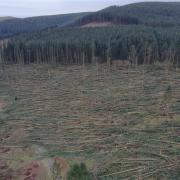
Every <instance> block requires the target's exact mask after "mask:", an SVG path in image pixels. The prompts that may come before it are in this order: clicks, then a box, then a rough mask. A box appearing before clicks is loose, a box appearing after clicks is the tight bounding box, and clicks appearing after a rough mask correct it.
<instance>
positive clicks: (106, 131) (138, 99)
mask: <svg viewBox="0 0 180 180" xmlns="http://www.w3.org/2000/svg"><path fill="white" fill-rule="evenodd" d="M0 139H1V143H0V179H2V180H6V179H8V178H9V179H13V180H14V179H15V180H16V179H17V180H21V179H24V180H28V178H29V180H33V179H34V180H36V179H39V180H46V179H47V180H49V179H53V176H54V175H53V171H52V167H53V163H54V159H55V158H57V157H59V158H60V160H59V161H60V163H61V164H62V167H61V168H60V170H59V172H58V173H59V174H60V175H61V176H62V177H63V178H64V179H66V174H67V172H68V169H69V166H71V165H73V164H74V163H80V162H84V163H85V164H86V166H87V168H88V170H89V172H91V173H92V174H93V177H94V178H93V179H100V180H101V179H103V180H104V179H105V180H111V179H113V180H119V179H129V180H133V179H149V180H151V179H152V180H153V179H155V180H156V179H162V180H166V179H170V180H171V179H172V180H178V179H180V168H179V167H180V69H175V68H172V67H170V66H167V65H144V66H138V67H136V68H135V67H134V68H133V67H128V66H126V65H116V66H115V65H112V67H111V68H110V69H108V68H107V67H106V65H104V64H101V65H96V66H95V65H89V66H86V67H84V68H83V67H81V66H59V67H53V66H50V65H26V66H20V65H11V66H7V67H5V69H4V70H1V71H0ZM33 168H34V169H33ZM54 179H55V178H54Z"/></svg>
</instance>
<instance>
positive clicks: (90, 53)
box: [0, 26, 180, 64]
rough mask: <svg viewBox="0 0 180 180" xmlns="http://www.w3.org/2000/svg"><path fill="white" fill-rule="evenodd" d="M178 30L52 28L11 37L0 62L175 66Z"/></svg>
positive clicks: (179, 44)
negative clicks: (123, 63) (159, 63)
mask: <svg viewBox="0 0 180 180" xmlns="http://www.w3.org/2000/svg"><path fill="white" fill-rule="evenodd" d="M179 30H180V29H179V28H166V29H163V28H150V27H144V26H121V27H104V28H84V29H83V28H71V29H70V28H69V29H67V28H66V29H54V30H51V31H43V32H39V33H33V34H29V35H22V36H18V37H16V38H12V39H11V40H9V41H8V43H7V44H6V45H4V46H3V47H2V48H1V50H0V54H1V55H0V59H1V62H3V63H25V64H27V63H54V64H83V63H86V64H87V63H93V62H95V61H98V62H108V61H109V62H111V61H112V60H122V61H124V60H129V61H130V62H131V63H132V64H142V63H155V62H157V61H159V62H164V61H171V62H172V63H179V62H180V31H179Z"/></svg>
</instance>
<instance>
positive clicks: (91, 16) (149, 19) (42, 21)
mask: <svg viewBox="0 0 180 180" xmlns="http://www.w3.org/2000/svg"><path fill="white" fill-rule="evenodd" d="M113 25H145V26H155V27H157V26H161V27H170V26H179V25H180V2H144V3H134V4H130V5H125V6H111V7H108V8H105V9H103V10H100V11H97V12H94V13H75V14H64V15H53V16H40V17H30V18H23V19H10V20H8V21H3V22H0V38H3V37H8V36H13V35H16V34H20V33H31V32H35V31H41V30H44V29H46V28H52V27H74V26H76V27H79V26H82V27H104V26H113Z"/></svg>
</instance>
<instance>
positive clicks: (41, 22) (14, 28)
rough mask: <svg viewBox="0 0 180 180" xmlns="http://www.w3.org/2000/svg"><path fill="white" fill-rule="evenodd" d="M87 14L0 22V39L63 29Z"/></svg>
mask: <svg viewBox="0 0 180 180" xmlns="http://www.w3.org/2000/svg"><path fill="white" fill-rule="evenodd" d="M87 14H88V13H73V14H63V15H52V16H39V17H29V18H22V19H21V18H18V19H10V20H8V21H3V22H0V37H1V38H2V37H8V36H13V35H16V34H20V33H30V32H35V31H40V30H43V29H46V28H51V27H63V26H66V25H68V24H71V23H73V22H74V21H76V20H78V19H79V18H82V17H83V16H85V15H87Z"/></svg>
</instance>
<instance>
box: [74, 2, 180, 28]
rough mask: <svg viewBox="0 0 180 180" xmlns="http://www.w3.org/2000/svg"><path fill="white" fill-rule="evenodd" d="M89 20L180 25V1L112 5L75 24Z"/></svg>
mask: <svg viewBox="0 0 180 180" xmlns="http://www.w3.org/2000/svg"><path fill="white" fill-rule="evenodd" d="M89 22H113V23H114V24H144V25H149V26H176V25H180V3H179V2H173V3H164V2H146V3H136V4H130V5H126V6H112V7H108V8H106V9H103V10H101V11H98V12H96V13H92V14H90V15H87V16H84V17H83V18H81V19H79V20H78V21H77V22H76V23H75V24H74V25H84V24H86V23H89Z"/></svg>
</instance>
